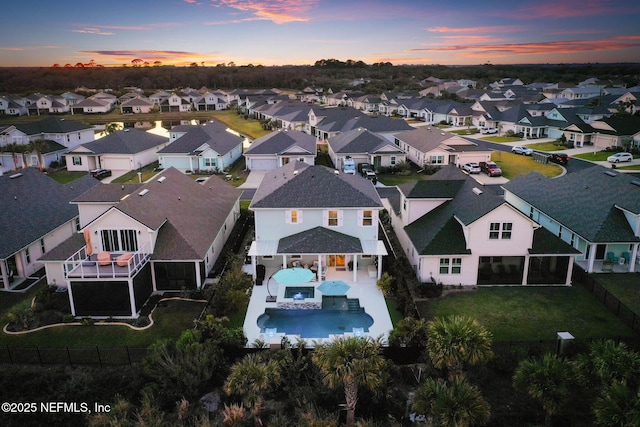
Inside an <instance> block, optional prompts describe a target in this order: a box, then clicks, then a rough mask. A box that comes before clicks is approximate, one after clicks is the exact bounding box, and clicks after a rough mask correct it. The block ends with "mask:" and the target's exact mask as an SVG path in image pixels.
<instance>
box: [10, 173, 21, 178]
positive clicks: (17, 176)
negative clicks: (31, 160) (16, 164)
mask: <svg viewBox="0 0 640 427" xmlns="http://www.w3.org/2000/svg"><path fill="white" fill-rule="evenodd" d="M21 176H22V174H21V173H20V172H18V173H14V174H13V175H9V179H16V178H20V177H21Z"/></svg>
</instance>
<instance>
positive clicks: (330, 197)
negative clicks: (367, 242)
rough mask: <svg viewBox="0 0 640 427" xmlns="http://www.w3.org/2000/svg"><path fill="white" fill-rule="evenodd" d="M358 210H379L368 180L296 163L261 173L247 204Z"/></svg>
mask: <svg viewBox="0 0 640 427" xmlns="http://www.w3.org/2000/svg"><path fill="white" fill-rule="evenodd" d="M358 207H382V202H381V201H380V196H378V193H377V192H376V190H375V187H374V186H373V184H372V183H371V181H369V180H367V179H364V178H362V177H361V176H359V175H349V174H343V173H338V174H336V173H335V171H334V170H333V169H329V168H327V167H324V166H310V165H307V164H306V163H302V162H298V161H295V162H290V163H288V164H286V165H285V166H283V167H281V168H280V169H277V170H275V171H270V172H268V173H267V174H265V176H264V178H263V180H262V183H261V184H260V187H258V189H257V190H256V193H255V195H254V196H253V200H252V201H251V208H300V209H302V208H358Z"/></svg>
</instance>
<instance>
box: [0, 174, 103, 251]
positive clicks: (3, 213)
mask: <svg viewBox="0 0 640 427" xmlns="http://www.w3.org/2000/svg"><path fill="white" fill-rule="evenodd" d="M20 173H21V176H19V177H16V178H11V175H3V176H0V205H1V206H2V209H0V236H2V237H1V238H0V259H5V258H7V257H9V256H11V255H12V254H14V253H16V252H17V251H19V250H21V249H22V248H24V247H26V246H27V245H29V244H31V243H33V242H35V241H36V240H38V239H40V238H41V237H43V236H44V235H46V234H47V233H49V232H50V231H52V230H53V229H55V228H57V227H60V226H61V225H63V224H64V223H66V222H68V221H70V220H71V219H73V218H74V217H76V216H78V208H77V206H75V205H71V204H69V202H70V201H71V200H73V199H75V198H76V197H78V196H79V195H80V194H82V193H84V192H85V191H87V190H88V189H90V188H91V187H93V186H95V185H97V184H99V182H98V181H97V180H96V179H94V178H93V177H91V176H90V175H88V174H87V175H84V176H82V177H81V178H78V179H77V180H75V181H73V182H71V183H70V184H67V185H62V184H59V183H58V182H56V181H54V180H53V179H51V178H49V177H48V176H47V175H45V174H43V173H42V172H40V171H38V170H37V169H35V168H27V169H22V170H21V171H20Z"/></svg>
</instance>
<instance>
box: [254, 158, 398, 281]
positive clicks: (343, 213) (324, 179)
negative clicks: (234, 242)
mask: <svg viewBox="0 0 640 427" xmlns="http://www.w3.org/2000/svg"><path fill="white" fill-rule="evenodd" d="M249 209H251V210H252V211H253V212H254V214H255V240H254V241H253V242H252V243H251V247H250V249H249V255H250V256H251V263H252V268H253V270H252V271H253V277H254V279H255V278H256V276H257V265H263V266H265V268H267V269H279V268H286V267H290V266H291V265H292V263H296V264H295V265H298V264H299V265H300V266H301V267H303V266H307V267H313V266H314V265H315V266H316V270H317V271H316V273H317V274H318V275H319V276H320V277H319V278H320V279H324V278H326V279H327V280H331V275H332V274H333V273H335V272H337V271H341V270H342V271H346V270H347V269H350V270H351V271H352V273H351V274H350V276H351V279H352V281H353V282H357V281H358V271H361V272H362V271H364V272H365V273H366V274H367V275H369V274H371V275H372V276H373V277H376V278H380V275H381V268H382V256H384V255H387V251H386V249H385V246H384V244H383V242H382V241H381V240H378V213H379V211H380V210H381V209H382V202H381V201H380V197H379V196H378V193H377V192H376V190H375V188H374V186H373V184H372V183H371V181H369V180H366V179H364V178H362V177H360V176H358V175H348V174H343V173H336V171H334V170H333V169H330V168H327V167H324V166H310V165H308V164H306V163H302V162H298V161H292V162H290V163H288V164H286V165H284V166H283V167H281V168H279V169H277V170H275V171H271V172H268V173H267V174H266V175H265V178H264V179H263V180H262V183H261V184H260V186H259V187H258V189H257V190H256V193H255V195H254V197H253V199H252V201H251V205H250V206H249ZM314 262H315V263H314Z"/></svg>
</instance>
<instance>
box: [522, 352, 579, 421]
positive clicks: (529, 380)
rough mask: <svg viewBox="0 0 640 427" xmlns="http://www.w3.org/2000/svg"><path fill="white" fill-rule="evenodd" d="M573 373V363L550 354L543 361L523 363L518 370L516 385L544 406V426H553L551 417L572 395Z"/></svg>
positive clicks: (531, 360)
mask: <svg viewBox="0 0 640 427" xmlns="http://www.w3.org/2000/svg"><path fill="white" fill-rule="evenodd" d="M572 371H573V369H572V366H571V363H570V362H568V361H566V360H565V359H560V358H557V357H556V356H555V355H553V354H551V353H547V354H545V355H544V356H543V357H542V359H528V360H523V361H522V362H520V364H519V365H518V367H517V368H516V372H515V374H514V375H513V384H514V386H515V387H516V388H517V389H518V390H521V391H526V392H527V393H528V394H529V396H531V397H532V398H534V399H535V400H537V401H538V402H540V403H541V404H542V409H544V412H545V419H544V425H545V426H550V425H551V416H552V415H554V414H557V413H558V412H559V411H560V409H561V408H562V406H563V405H564V404H565V402H566V401H567V399H568V397H569V396H570V394H571V391H572V390H571V385H572V377H573V372H572Z"/></svg>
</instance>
